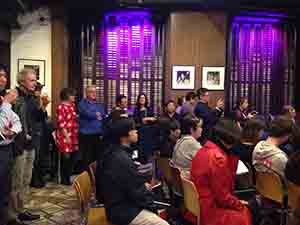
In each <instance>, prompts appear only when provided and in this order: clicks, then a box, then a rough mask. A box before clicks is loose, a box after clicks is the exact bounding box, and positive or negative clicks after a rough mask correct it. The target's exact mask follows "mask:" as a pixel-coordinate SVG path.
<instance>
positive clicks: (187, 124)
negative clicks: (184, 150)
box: [181, 115, 201, 135]
mask: <svg viewBox="0 0 300 225" xmlns="http://www.w3.org/2000/svg"><path fill="white" fill-rule="evenodd" d="M200 122H201V120H200V119H198V118H197V117H195V116H191V115H187V116H185V117H183V119H182V122H181V133H182V134H183V135H189V134H191V129H193V130H196V129H197V126H198V124H199V123H200Z"/></svg>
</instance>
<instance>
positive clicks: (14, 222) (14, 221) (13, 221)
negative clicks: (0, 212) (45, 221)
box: [7, 220, 25, 225]
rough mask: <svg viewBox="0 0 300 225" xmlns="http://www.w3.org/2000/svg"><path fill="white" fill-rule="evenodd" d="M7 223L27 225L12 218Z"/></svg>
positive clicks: (9, 224)
mask: <svg viewBox="0 0 300 225" xmlns="http://www.w3.org/2000/svg"><path fill="white" fill-rule="evenodd" d="M7 225H25V223H22V222H18V221H17V220H11V221H9V222H8V223H7Z"/></svg>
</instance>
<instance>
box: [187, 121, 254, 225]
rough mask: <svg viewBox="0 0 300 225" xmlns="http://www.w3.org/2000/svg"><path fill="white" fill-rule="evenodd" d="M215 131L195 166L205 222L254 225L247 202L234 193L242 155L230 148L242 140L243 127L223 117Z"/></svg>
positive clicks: (204, 224)
mask: <svg viewBox="0 0 300 225" xmlns="http://www.w3.org/2000/svg"><path fill="white" fill-rule="evenodd" d="M213 133H214V135H213V138H212V141H207V142H206V143H205V145H204V146H203V147H202V149H201V150H200V151H198V152H197V154H196V156H195V157H194V159H193V160H192V166H191V179H192V181H193V182H194V184H195V186H196V188H197V190H198V193H199V201H200V203H201V225H228V224H230V225H250V224H251V216H250V212H249V210H248V208H247V207H246V203H244V202H242V201H240V200H239V199H238V198H237V197H235V196H234V195H233V188H234V179H235V174H236V169H237V164H238V157H236V156H235V155H233V154H232V153H231V151H230V149H231V148H232V146H233V145H234V144H235V143H236V142H237V141H238V140H239V137H240V129H239V128H238V127H237V125H236V123H235V122H234V121H231V120H228V119H221V120H220V121H219V122H218V123H217V125H216V126H215V127H214V129H213Z"/></svg>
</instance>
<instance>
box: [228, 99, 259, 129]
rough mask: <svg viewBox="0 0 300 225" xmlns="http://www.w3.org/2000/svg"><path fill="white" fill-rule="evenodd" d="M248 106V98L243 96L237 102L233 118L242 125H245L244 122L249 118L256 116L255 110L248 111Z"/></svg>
mask: <svg viewBox="0 0 300 225" xmlns="http://www.w3.org/2000/svg"><path fill="white" fill-rule="evenodd" d="M248 107H249V102H248V99H247V98H245V97H242V98H240V100H239V101H238V102H237V105H236V108H235V110H234V111H233V115H232V116H233V119H234V120H235V121H237V122H238V123H239V124H240V125H241V127H244V124H245V122H246V121H247V120H248V119H252V118H253V117H254V116H255V112H251V113H248Z"/></svg>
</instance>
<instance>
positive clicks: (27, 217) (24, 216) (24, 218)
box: [18, 212, 40, 221]
mask: <svg viewBox="0 0 300 225" xmlns="http://www.w3.org/2000/svg"><path fill="white" fill-rule="evenodd" d="M39 219H40V215H34V214H31V213H30V212H24V213H20V214H19V215H18V220H20V221H32V220H39Z"/></svg>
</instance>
